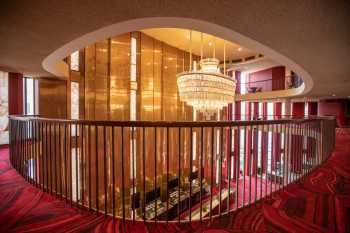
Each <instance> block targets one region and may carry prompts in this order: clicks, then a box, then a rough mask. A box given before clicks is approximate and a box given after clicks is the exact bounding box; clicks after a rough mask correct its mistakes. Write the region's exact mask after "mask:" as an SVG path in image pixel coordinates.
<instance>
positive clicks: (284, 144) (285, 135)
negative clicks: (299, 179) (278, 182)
mask: <svg viewBox="0 0 350 233" xmlns="http://www.w3.org/2000/svg"><path fill="white" fill-rule="evenodd" d="M286 127H287V123H284V124H283V185H282V191H284V189H285V186H286V179H285V177H286V157H287V150H286V148H287V143H286V139H287V134H286V132H287V130H286Z"/></svg>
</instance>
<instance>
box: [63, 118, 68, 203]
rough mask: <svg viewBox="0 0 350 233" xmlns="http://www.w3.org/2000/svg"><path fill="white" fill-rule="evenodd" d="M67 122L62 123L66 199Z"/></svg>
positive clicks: (66, 191) (66, 192) (66, 196)
mask: <svg viewBox="0 0 350 233" xmlns="http://www.w3.org/2000/svg"><path fill="white" fill-rule="evenodd" d="M67 148H68V146H67V124H64V170H65V194H66V195H65V198H66V202H67V200H68V164H67V163H68V160H67Z"/></svg>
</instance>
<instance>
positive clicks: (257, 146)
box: [254, 125, 261, 203]
mask: <svg viewBox="0 0 350 233" xmlns="http://www.w3.org/2000/svg"><path fill="white" fill-rule="evenodd" d="M254 137H255V143H256V145H255V146H254V150H255V162H254V165H255V195H254V196H255V198H254V202H255V203H256V200H257V195H258V193H257V192H258V191H257V190H258V159H259V125H255V134H254ZM260 183H261V181H260Z"/></svg>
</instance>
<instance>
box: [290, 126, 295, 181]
mask: <svg viewBox="0 0 350 233" xmlns="http://www.w3.org/2000/svg"><path fill="white" fill-rule="evenodd" d="M295 138H296V137H295V123H293V125H292V140H291V147H290V149H291V168H292V169H291V172H290V179H291V182H292V183H293V182H294V175H295V151H296V148H295Z"/></svg>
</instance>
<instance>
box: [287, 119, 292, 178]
mask: <svg viewBox="0 0 350 233" xmlns="http://www.w3.org/2000/svg"><path fill="white" fill-rule="evenodd" d="M288 127H289V130H288V135H289V140H288V169H287V172H288V174H287V175H288V182H287V183H288V184H290V183H292V175H291V174H292V170H293V168H292V159H293V156H292V150H291V147H292V143H293V136H292V135H293V127H292V124H291V123H289V124H288Z"/></svg>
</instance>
